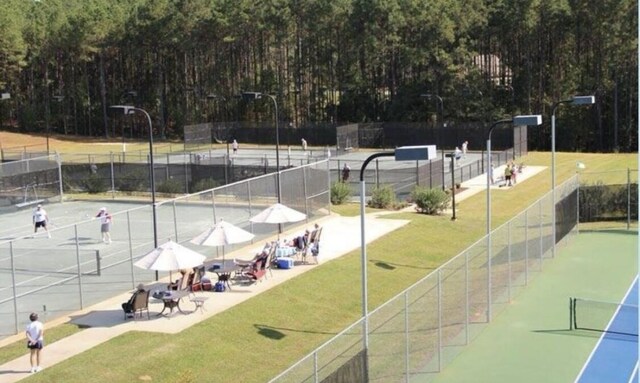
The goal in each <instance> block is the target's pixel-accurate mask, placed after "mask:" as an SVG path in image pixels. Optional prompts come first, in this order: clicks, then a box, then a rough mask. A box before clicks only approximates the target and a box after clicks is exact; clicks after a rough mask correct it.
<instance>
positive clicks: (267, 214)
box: [249, 203, 307, 223]
mask: <svg viewBox="0 0 640 383" xmlns="http://www.w3.org/2000/svg"><path fill="white" fill-rule="evenodd" d="M305 218H307V216H306V214H304V213H300V212H299V211H297V210H293V209H292V208H290V207H286V206H285V205H283V204H280V203H276V204H274V205H271V206H269V207H268V208H266V209H264V210H263V211H262V212H260V213H258V215H256V216H254V217H252V218H251V219H249V221H251V222H254V223H287V222H298V221H302V220H303V219H305Z"/></svg>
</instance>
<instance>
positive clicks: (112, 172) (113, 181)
mask: <svg viewBox="0 0 640 383" xmlns="http://www.w3.org/2000/svg"><path fill="white" fill-rule="evenodd" d="M109 163H110V165H111V199H116V181H115V174H114V171H113V152H109Z"/></svg>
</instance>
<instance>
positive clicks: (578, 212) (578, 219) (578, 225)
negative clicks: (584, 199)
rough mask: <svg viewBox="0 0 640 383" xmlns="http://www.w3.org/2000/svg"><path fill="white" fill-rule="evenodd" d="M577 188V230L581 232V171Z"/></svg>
mask: <svg viewBox="0 0 640 383" xmlns="http://www.w3.org/2000/svg"><path fill="white" fill-rule="evenodd" d="M577 190H578V197H577V198H576V199H577V202H576V205H577V208H576V232H577V233H578V234H580V173H578V188H577Z"/></svg>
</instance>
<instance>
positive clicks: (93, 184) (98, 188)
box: [84, 174, 107, 194]
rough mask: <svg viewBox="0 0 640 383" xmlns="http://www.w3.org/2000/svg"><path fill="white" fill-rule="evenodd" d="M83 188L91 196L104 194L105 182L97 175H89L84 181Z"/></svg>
mask: <svg viewBox="0 0 640 383" xmlns="http://www.w3.org/2000/svg"><path fill="white" fill-rule="evenodd" d="M84 187H85V188H86V189H87V191H88V192H89V193H92V194H96V193H104V192H106V191H107V182H106V181H105V179H104V178H101V177H100V176H98V175H97V174H89V176H88V177H87V178H85V179H84Z"/></svg>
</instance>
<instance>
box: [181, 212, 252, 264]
mask: <svg viewBox="0 0 640 383" xmlns="http://www.w3.org/2000/svg"><path fill="white" fill-rule="evenodd" d="M253 237H255V235H253V234H252V233H249V232H248V231H246V230H244V229H241V228H239V227H237V226H234V225H233V224H231V223H229V222H225V221H220V222H218V223H216V224H215V225H214V226H213V227H212V228H209V229H207V230H206V231H204V232H202V233H200V234H199V235H198V236H197V237H195V238H193V239H192V240H191V241H190V242H191V243H193V244H196V245H200V246H214V247H215V246H225V245H233V244H234V243H241V242H247V241H251V240H252V239H253ZM222 260H223V261H224V248H223V249H222Z"/></svg>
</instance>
